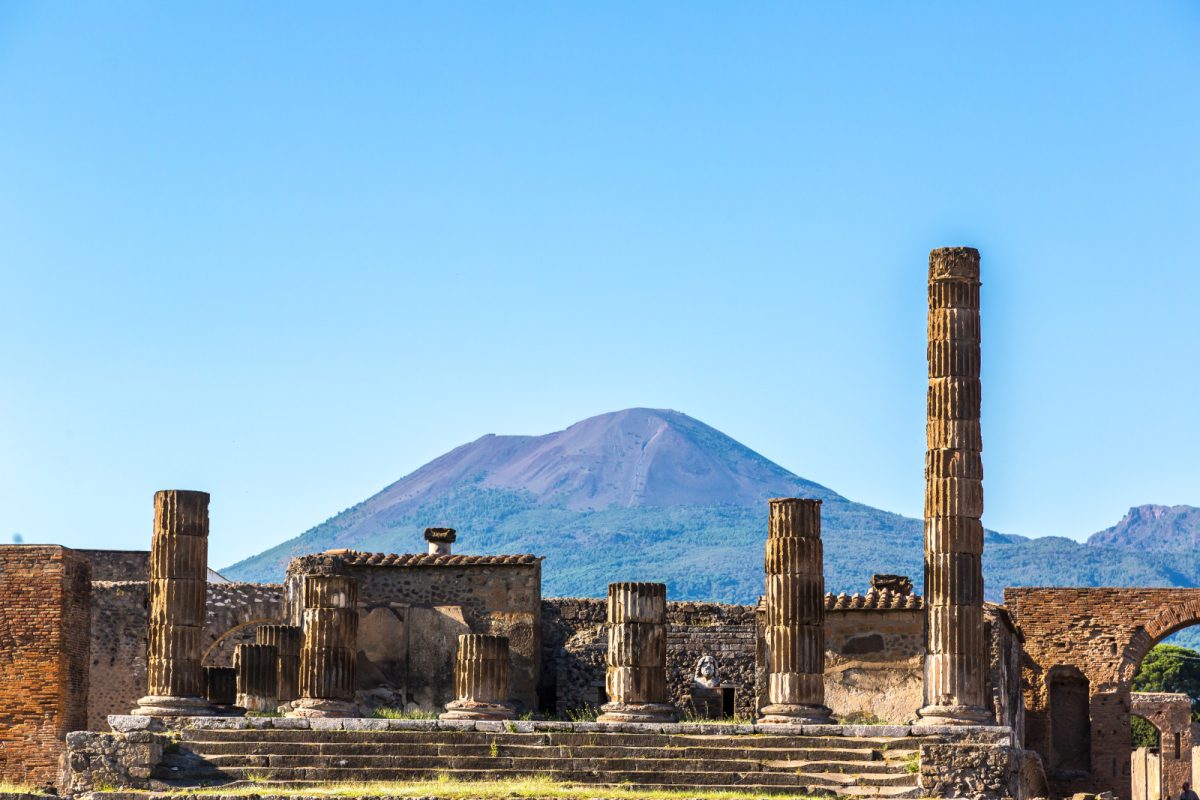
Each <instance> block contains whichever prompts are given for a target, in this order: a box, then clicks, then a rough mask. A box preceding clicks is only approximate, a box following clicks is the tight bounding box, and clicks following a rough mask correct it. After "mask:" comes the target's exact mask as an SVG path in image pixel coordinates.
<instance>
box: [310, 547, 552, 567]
mask: <svg viewBox="0 0 1200 800" xmlns="http://www.w3.org/2000/svg"><path fill="white" fill-rule="evenodd" d="M323 555H332V556H337V557H339V558H340V559H341V560H342V562H343V563H344V564H346V566H350V567H458V566H467V565H473V564H484V565H494V564H537V563H538V562H540V561H541V560H542V559H541V558H539V557H538V556H534V555H529V554H524V555H515V556H468V555H431V554H429V553H360V552H359V551H357V550H326V551H325V553H324V554H323Z"/></svg>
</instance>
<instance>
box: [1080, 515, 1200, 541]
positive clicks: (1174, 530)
mask: <svg viewBox="0 0 1200 800" xmlns="http://www.w3.org/2000/svg"><path fill="white" fill-rule="evenodd" d="M1088 544H1089V545H1095V546H1100V547H1119V548H1123V549H1128V550H1167V551H1172V552H1187V551H1190V550H1196V549H1198V548H1200V508H1196V507H1195V506H1134V507H1133V508H1131V509H1129V513H1128V514H1126V515H1125V516H1124V517H1123V518H1122V519H1121V521H1120V522H1118V523H1117V524H1116V525H1114V526H1112V527H1111V528H1107V529H1105V530H1102V531H1100V532H1099V533H1093V534H1092V535H1091V536H1090V537H1089V538H1088Z"/></svg>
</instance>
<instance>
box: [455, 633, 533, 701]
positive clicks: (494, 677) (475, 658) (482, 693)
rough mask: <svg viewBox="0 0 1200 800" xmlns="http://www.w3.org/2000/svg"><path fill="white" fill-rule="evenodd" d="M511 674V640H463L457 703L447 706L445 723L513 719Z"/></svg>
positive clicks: (478, 637) (479, 636)
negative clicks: (509, 685)
mask: <svg viewBox="0 0 1200 800" xmlns="http://www.w3.org/2000/svg"><path fill="white" fill-rule="evenodd" d="M508 670H509V660H508V637H507V636H487V635H484V634H478V633H468V634H464V635H462V636H459V637H458V653H457V655H456V656H455V659H454V693H455V695H456V699H455V700H454V701H453V702H450V703H447V704H446V713H444V714H442V719H512V718H513V717H514V716H515V713H514V711H513V707H512V706H511V705H509V703H508Z"/></svg>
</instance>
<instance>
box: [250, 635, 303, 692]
mask: <svg viewBox="0 0 1200 800" xmlns="http://www.w3.org/2000/svg"><path fill="white" fill-rule="evenodd" d="M254 641H255V642H257V643H258V644H269V645H271V646H273V647H274V648H275V650H276V651H277V652H278V653H279V664H278V678H277V686H276V688H277V689H278V694H279V702H280V703H288V702H291V701H292V700H295V699H296V698H297V697H299V696H300V648H301V647H302V645H303V641H304V633H303V631H301V630H300V628H299V626H296V625H262V626H260V627H259V628H258V630H257V631H255V633H254Z"/></svg>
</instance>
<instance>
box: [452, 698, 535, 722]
mask: <svg viewBox="0 0 1200 800" xmlns="http://www.w3.org/2000/svg"><path fill="white" fill-rule="evenodd" d="M516 716H517V712H516V711H515V710H513V707H512V706H510V705H508V704H507V703H477V702H475V701H472V700H455V701H453V702H450V703H447V704H446V711H445V713H444V714H441V715H439V716H438V719H515V718H516Z"/></svg>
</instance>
